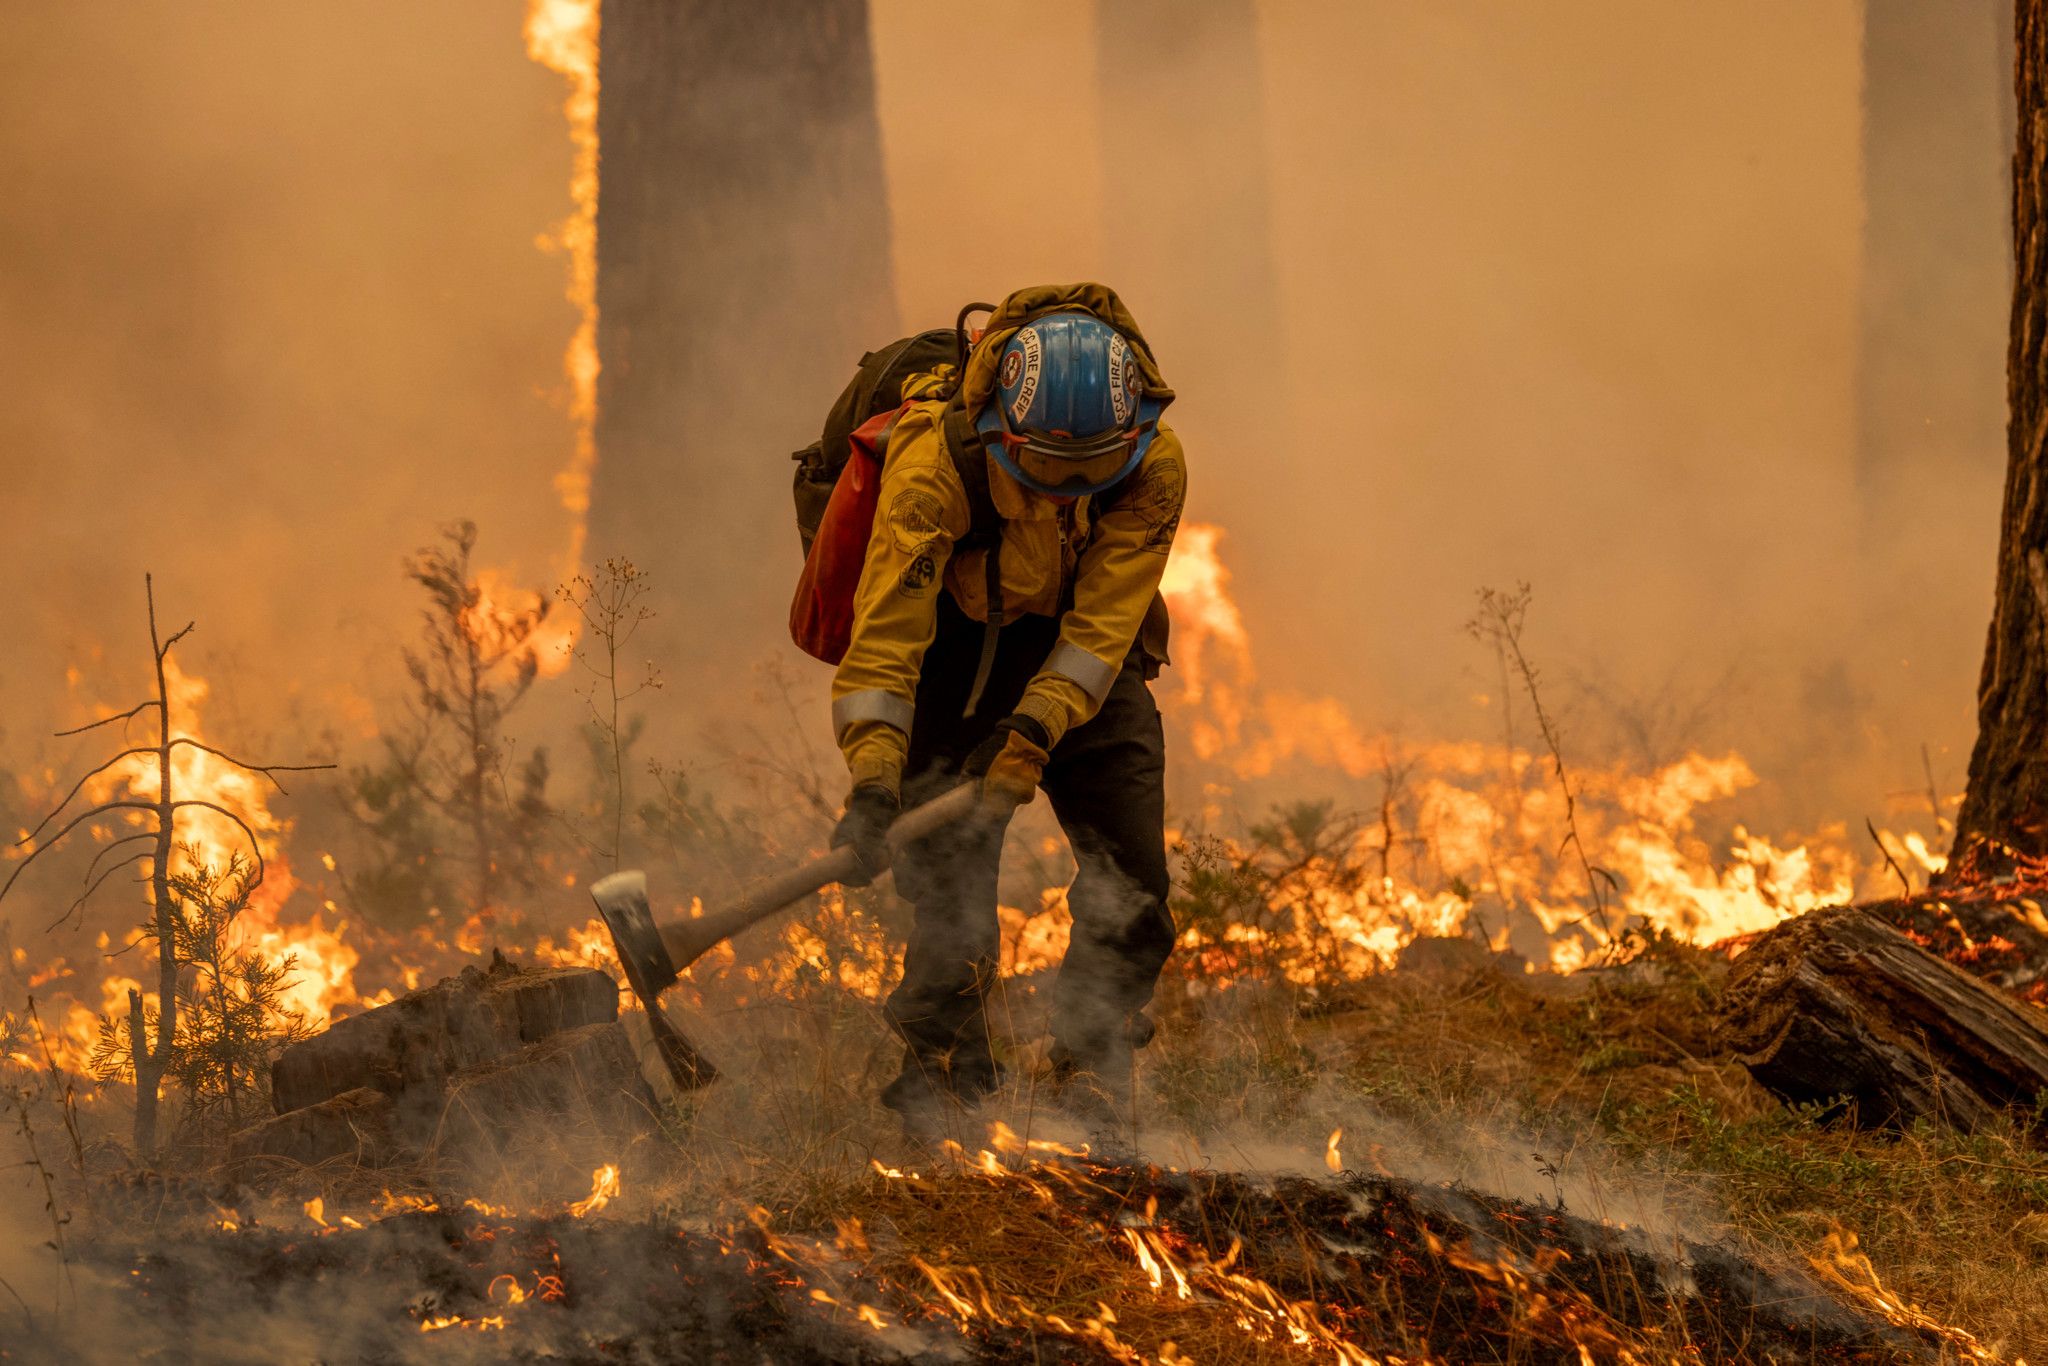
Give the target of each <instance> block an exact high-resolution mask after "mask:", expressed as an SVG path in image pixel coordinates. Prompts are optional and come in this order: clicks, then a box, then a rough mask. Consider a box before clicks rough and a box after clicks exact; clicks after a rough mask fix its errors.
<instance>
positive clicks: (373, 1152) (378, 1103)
mask: <svg viewBox="0 0 2048 1366" xmlns="http://www.w3.org/2000/svg"><path fill="white" fill-rule="evenodd" d="M392 1108H393V1107H392V1102H391V1097H389V1096H387V1095H385V1094H384V1093H383V1092H382V1091H375V1090H372V1089H371V1088H369V1087H367V1086H359V1087H357V1088H356V1089H355V1090H353V1091H344V1092H342V1093H341V1094H340V1095H338V1096H332V1097H330V1098H328V1099H326V1100H323V1101H321V1102H320V1103H318V1104H317V1105H308V1106H306V1107H305V1108H304V1109H300V1110H293V1111H291V1112H290V1113H289V1114H282V1115H276V1116H273V1117H272V1118H270V1119H266V1120H264V1121H263V1122H262V1123H261V1124H255V1125H251V1126H250V1127H249V1128H247V1129H243V1130H241V1131H240V1132H239V1133H237V1134H235V1135H234V1136H233V1137H232V1138H230V1139H229V1140H228V1158H229V1160H230V1161H231V1162H234V1163H236V1164H238V1165H240V1164H244V1163H249V1162H255V1161H260V1160H261V1159H263V1158H266V1157H271V1158H283V1159H285V1160H287V1161H290V1162H294V1163H299V1164H302V1165H305V1166H309V1167H311V1166H317V1165H319V1164H320V1163H322V1162H328V1161H332V1160H335V1159H337V1158H340V1159H347V1160H350V1161H353V1162H357V1163H360V1164H361V1165H362V1166H365V1167H376V1166H381V1165H383V1164H384V1163H385V1162H387V1161H389V1160H390V1159H391V1157H392V1155H393V1153H394V1152H395V1149H396V1144H395V1142H394V1140H393V1137H392V1132H391V1118H392Z"/></svg>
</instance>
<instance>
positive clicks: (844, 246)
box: [589, 0, 982, 672]
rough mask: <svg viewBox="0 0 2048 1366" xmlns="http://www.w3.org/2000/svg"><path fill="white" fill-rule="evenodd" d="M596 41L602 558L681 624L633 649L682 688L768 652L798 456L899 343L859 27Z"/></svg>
mask: <svg viewBox="0 0 2048 1366" xmlns="http://www.w3.org/2000/svg"><path fill="white" fill-rule="evenodd" d="M602 32H603V39H602V45H601V55H600V77H601V93H600V98H599V113H598V132H599V142H600V146H601V149H602V150H601V155H602V158H603V161H602V168H601V176H600V181H599V191H598V194H599V200H598V262H599V265H598V305H599V309H600V325H599V351H600V353H601V355H602V357H603V362H604V369H603V372H602V377H601V379H600V381H599V384H600V387H599V394H598V410H599V416H598V432H597V441H598V461H597V468H596V471H595V473H594V476H593V484H592V495H591V496H592V504H591V527H590V539H589V546H590V553H591V555H592V556H593V557H594V558H596V559H605V558H608V557H613V556H625V557H628V558H630V559H632V560H633V561H634V562H635V563H637V564H638V565H639V566H640V567H641V568H643V569H645V570H647V571H649V573H651V574H652V575H653V579H654V584H655V587H656V589H657V591H658V592H660V594H661V595H662V597H663V599H664V600H665V601H666V602H668V603H675V604H683V606H681V607H680V608H674V607H672V608H669V609H668V610H665V611H664V612H663V614H662V615H661V616H660V617H659V618H657V619H656V620H655V621H653V622H651V623H649V626H648V628H647V631H646V632H645V633H644V635H643V638H642V640H641V641H640V642H638V643H637V644H636V646H635V648H636V649H641V648H644V649H645V650H646V653H647V654H648V655H649V656H650V657H652V658H655V659H657V660H659V661H661V662H662V663H663V664H664V665H667V666H669V667H670V668H671V670H672V671H673V670H674V669H675V668H677V667H682V668H683V669H685V670H686V672H687V670H688V669H689V666H691V665H693V664H703V663H708V662H712V661H720V662H723V661H730V660H732V659H733V658H734V657H735V656H737V657H739V658H741V659H745V658H747V657H749V656H751V655H754V654H757V653H758V650H759V648H760V647H761V646H762V645H764V644H766V643H767V642H769V641H772V640H773V639H775V637H776V635H777V634H778V631H779V624H780V622H781V621H782V620H783V618H784V616H785V615H786V613H787V606H788V594H789V590H790V587H791V585H792V584H793V583H794V582H795V578H796V571H797V569H798V560H797V538H796V532H795V529H794V527H793V526H792V524H791V516H792V514H791V512H790V508H789V493H788V478H789V471H790V466H789V464H788V463H787V459H786V457H787V456H788V453H789V452H791V451H793V450H796V449H797V448H799V447H801V446H803V445H804V444H806V443H807V442H809V441H811V440H813V439H815V437H816V436H817V432H818V428H819V426H820V425H821V424H822V422H823V420H824V414H825V410H826V409H827V408H828V407H830V406H831V401H832V399H833V397H834V396H835V395H836V394H837V392H838V390H839V387H840V385H841V384H843V383H844V382H845V380H846V379H847V378H848V377H849V376H850V375H851V374H852V373H853V368H854V365H855V363H856V362H857V361H858V360H859V358H860V355H861V353H862V351H864V350H866V349H868V348H870V347H873V346H875V345H877V344H878V343H879V342H882V341H887V340H889V339H890V338H891V337H892V336H893V335H894V329H895V304H894V302H893V298H894V295H893V289H892V284H891V281H892V276H891V269H890V253H889V217H888V187H887V185H886V183H885V181H884V179H883V167H882V155H881V133H880V126H879V122H878V120H877V116H876V112H875V78H874V62H873V56H872V52H871V48H870V40H869V35H868V13H867V5H866V3H865V0H807V3H804V4H789V5H762V4H758V3H751V0H604V10H603V24H602ZM948 78H950V77H948ZM981 209H982V206H965V205H963V206H962V211H963V212H980V211H981Z"/></svg>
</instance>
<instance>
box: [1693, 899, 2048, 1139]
mask: <svg viewBox="0 0 2048 1366" xmlns="http://www.w3.org/2000/svg"><path fill="white" fill-rule="evenodd" d="M1720 1025H1721V1028H1722V1029H1723V1031H1724V1034H1725V1037H1726V1038H1727V1039H1728V1040H1729V1042H1730V1043H1731V1044H1733V1045H1734V1047H1735V1048H1736V1050H1737V1052H1738V1053H1739V1055H1740V1056H1741V1060H1742V1062H1743V1063H1744V1065H1745V1066H1747V1067H1748V1068H1749V1071H1750V1074H1751V1075H1752V1076H1754V1077H1755V1078H1756V1079H1757V1081H1758V1082H1759V1083H1760V1084H1762V1085H1763V1086H1764V1087H1765V1088H1767V1089H1768V1090H1770V1091H1772V1092H1775V1093H1776V1094H1777V1095H1778V1096H1780V1097H1782V1098H1783V1099H1785V1100H1788V1101H1793V1102H1801V1103H1804V1102H1825V1101H1831V1100H1835V1099H1838V1098H1846V1099H1847V1100H1848V1101H1849V1102H1851V1103H1852V1105H1853V1113H1854V1115H1855V1118H1856V1121H1857V1122H1858V1123H1862V1124H1867V1125H1893V1124H1899V1123H1905V1122H1910V1121H1912V1120H1915V1119H1920V1118H1929V1119H1937V1120H1942V1121H1945V1122H1947V1123H1949V1124H1953V1125H1956V1126H1958V1127H1960V1128H1966V1129H1968V1128H1976V1127H1978V1126H1980V1125H1983V1124H1986V1123H1988V1122H1990V1121H1992V1120H1993V1119H1995V1118H1997V1117H1998V1116H2000V1115H2001V1114H2005V1113H2008V1111H2009V1107H2015V1106H2018V1107H2026V1106H2031V1105H2032V1104H2033V1102H2034V1100H2035V1098H2036V1097H2037V1096H2038V1095H2040V1094H2042V1093H2044V1092H2048V1012H2043V1011H2040V1010H2038V1009H2035V1008H2033V1007H2031V1006H2025V1005H2021V1004H2018V1003H2017V1002H2015V1001H2013V1000H2011V999H2009V998H2008V997H2006V996H2004V995H2003V994H2001V993H2000V992H1999V991H1998V990H1996V989H1995V988H1993V987H1990V986H1987V985H1985V984H1984V983H1983V982H1980V981H1978V980H1977V979H1976V978H1974V977H1971V976H1970V975H1969V974H1967V973H1965V972H1963V971H1962V970H1961V969H1959V968H1957V967H1955V966H1953V965H1951V964H1949V963H1947V962H1945V961H1943V960H1942V959H1940V958H1938V957H1936V956H1935V955H1933V954H1931V953H1929V952H1927V951H1926V950H1925V949H1923V948H1921V947H1920V946H1919V945H1917V944H1915V943H1914V942H1913V941H1912V940H1910V939H1908V938H1907V937H1906V936H1905V935H1903V934H1901V933H1899V932H1898V931H1897V930H1895V929H1893V928H1892V927H1891V926H1889V925H1886V924H1884V923H1882V922H1881V921H1879V920H1878V919H1876V918H1874V917H1873V916H1871V915H1869V914H1867V913H1866V912H1864V911H1863V910H1861V909H1858V908H1856V907H1847V906H1844V907H1834V908H1831V909H1828V910H1821V911H1815V912H1812V913H1811V914H1808V915H1803V916H1800V917H1799V918H1798V919H1796V920H1789V921H1787V922H1785V923H1784V924H1783V925H1780V926H1778V927H1777V928H1776V929H1774V930H1772V931H1771V932H1770V933H1768V934H1766V935H1764V936H1763V937H1761V938H1760V939H1758V940H1757V941H1756V942H1755V943H1754V944H1753V945H1751V946H1750V948H1749V949H1748V950H1747V951H1746V952H1744V953H1743V955H1742V956H1741V957H1740V958H1738V959H1737V960H1736V962H1735V968H1734V971H1733V972H1732V973H1731V974H1730V976H1729V980H1728V985H1727V987H1726V989H1725V990H1724V991H1723V993H1722V997H1721V1002H1720Z"/></svg>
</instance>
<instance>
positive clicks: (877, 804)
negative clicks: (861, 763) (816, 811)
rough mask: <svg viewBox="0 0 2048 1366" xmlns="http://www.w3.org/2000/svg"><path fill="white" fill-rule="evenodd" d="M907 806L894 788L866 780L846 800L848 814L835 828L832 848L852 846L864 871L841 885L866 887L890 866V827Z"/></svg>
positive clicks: (861, 870) (849, 847) (843, 879)
mask: <svg viewBox="0 0 2048 1366" xmlns="http://www.w3.org/2000/svg"><path fill="white" fill-rule="evenodd" d="M902 809H903V801H902V799H901V798H900V797H898V796H897V795H896V791H895V789H894V788H890V787H885V786H883V785H882V784H881V783H862V784H860V785H859V786H858V787H856V788H854V789H853V792H852V794H851V795H849V796H848V797H847V799H846V814H845V815H843V816H841V817H840V818H839V824H838V825H836V826H834V827H833V828H832V847H833V848H834V849H852V850H853V857H854V860H855V861H856V862H857V863H858V864H859V865H860V871H859V872H858V873H856V874H855V875H854V876H852V877H847V878H841V879H840V885H842V886H846V887H865V886H867V885H868V884H869V883H871V882H873V881H874V880H875V879H876V878H878V877H880V876H881V875H882V874H883V873H884V872H885V871H886V870H887V869H888V867H889V826H890V825H891V824H892V823H893V822H894V821H895V819H896V816H897V814H898V813H899V812H901V811H902Z"/></svg>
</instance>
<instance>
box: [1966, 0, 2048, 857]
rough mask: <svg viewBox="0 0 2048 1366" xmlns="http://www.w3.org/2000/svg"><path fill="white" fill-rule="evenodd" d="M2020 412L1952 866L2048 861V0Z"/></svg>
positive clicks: (2037, 6)
mask: <svg viewBox="0 0 2048 1366" xmlns="http://www.w3.org/2000/svg"><path fill="white" fill-rule="evenodd" d="M2013 45H2014V56H2015V62H2014V74H2015V81H2016V94H2017V97H2018V98H2017V108H2018V118H2017V124H2016V137H2015V150H2014V153H2013V205H2012V212H2013V266H2014V269H2013V294H2012V327H2011V338H2010V343H2009V350H2008V352H2007V355H2006V393H2007V401H2008V405H2009V408H2010V413H2009V426H2008V427H2007V432H2006V454H2007V460H2006V477H2005V506H2004V514H2003V523H2002V527H2001V530H2000V537H1999V547H1998V582H1997V597H1996V600H1995V602H1994V604H1993V607H1992V613H1991V630H1990V634H1989V640H1988V641H1987V643H1986V646H1985V650H1984V668H1983V673H1982V675H1981V679H1980V682H1979V684H1978V692H1977V728H1978V729H1977V745H1976V748H1975V750H1974V751H1973V752H1972V753H1971V755H1970V778H1969V786H1968V788H1967V790H1966V791H1965V793H1964V797H1963V805H1962V810H1961V811H1960V812H1958V813H1957V816H1956V843H1955V850H1954V855H1953V857H1952V859H1951V865H1952V867H1953V868H1956V869H1959V870H1966V869H1969V868H1972V867H1975V866H1978V865H1979V864H1980V863H1981V861H1982V858H1983V857H1984V856H1985V855H1986V854H1990V855H1992V856H1993V857H1994V861H2008V860H2009V859H2010V856H2011V855H2012V854H2014V853H2017V854H2019V855H2023V856H2026V857H2029V858H2041V857H2044V856H2048V346H2044V334H2048V0H2018V3H2017V5H2016V6H2015V12H2014V44H2013Z"/></svg>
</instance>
